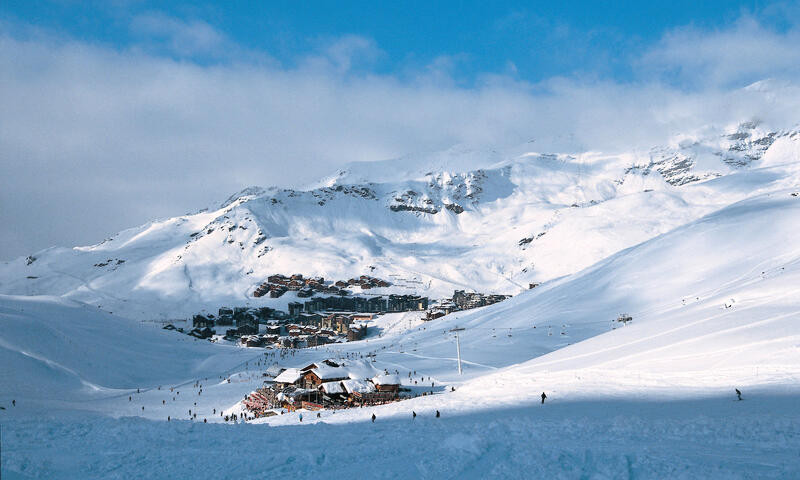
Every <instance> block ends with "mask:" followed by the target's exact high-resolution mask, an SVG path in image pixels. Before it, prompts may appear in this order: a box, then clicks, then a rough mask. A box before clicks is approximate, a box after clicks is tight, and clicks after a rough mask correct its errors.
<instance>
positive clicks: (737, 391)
mask: <svg viewBox="0 0 800 480" xmlns="http://www.w3.org/2000/svg"><path fill="white" fill-rule="evenodd" d="M734 390H736V396H737V397H739V401H741V400H742V392H740V391H739V389H738V388H734Z"/></svg>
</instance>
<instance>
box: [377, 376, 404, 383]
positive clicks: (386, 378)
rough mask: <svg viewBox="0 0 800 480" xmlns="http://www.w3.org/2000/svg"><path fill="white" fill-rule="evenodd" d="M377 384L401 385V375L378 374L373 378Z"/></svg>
mask: <svg viewBox="0 0 800 480" xmlns="http://www.w3.org/2000/svg"><path fill="white" fill-rule="evenodd" d="M372 383H374V384H375V385H400V377H398V376H397V375H377V376H375V377H373V378H372Z"/></svg>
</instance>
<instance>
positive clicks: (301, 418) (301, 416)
mask: <svg viewBox="0 0 800 480" xmlns="http://www.w3.org/2000/svg"><path fill="white" fill-rule="evenodd" d="M300 421H301V422H302V421H303V414H302V413H301V414H300Z"/></svg>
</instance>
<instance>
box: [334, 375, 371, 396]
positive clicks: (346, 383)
mask: <svg viewBox="0 0 800 480" xmlns="http://www.w3.org/2000/svg"><path fill="white" fill-rule="evenodd" d="M341 384H342V387H344V390H345V391H346V392H347V393H354V392H358V393H372V392H374V391H375V385H373V384H372V383H370V382H369V381H367V380H355V379H352V378H351V379H350V380H342V382H341Z"/></svg>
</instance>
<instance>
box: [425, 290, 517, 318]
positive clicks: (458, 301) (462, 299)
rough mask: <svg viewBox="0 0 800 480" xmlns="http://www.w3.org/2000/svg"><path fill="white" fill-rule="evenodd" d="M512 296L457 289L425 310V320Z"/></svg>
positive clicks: (500, 300)
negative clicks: (449, 296) (451, 294)
mask: <svg viewBox="0 0 800 480" xmlns="http://www.w3.org/2000/svg"><path fill="white" fill-rule="evenodd" d="M508 298H511V295H495V294H490V295H484V294H483V293H477V292H467V291H464V290H455V291H454V292H453V296H452V297H451V298H448V299H445V300H442V301H441V302H439V303H437V304H436V306H435V307H433V308H431V309H430V310H428V311H427V312H425V318H424V319H423V320H435V319H437V318H440V317H444V316H445V315H447V314H449V313H453V312H458V311H461V310H470V309H472V308H478V307H484V306H486V305H491V304H493V303H497V302H502V301H503V300H506V299H508Z"/></svg>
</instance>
